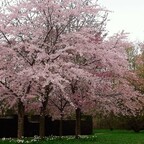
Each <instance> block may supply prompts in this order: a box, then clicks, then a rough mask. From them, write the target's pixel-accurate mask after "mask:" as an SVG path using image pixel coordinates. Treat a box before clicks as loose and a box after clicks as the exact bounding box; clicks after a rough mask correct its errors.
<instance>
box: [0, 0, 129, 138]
mask: <svg viewBox="0 0 144 144" xmlns="http://www.w3.org/2000/svg"><path fill="white" fill-rule="evenodd" d="M107 13H108V11H107V10H105V9H103V8H102V7H100V6H99V5H98V3H97V1H95V2H94V1H91V0H64V1H62V0H19V1H17V2H16V3H15V4H13V3H10V4H8V5H6V6H5V7H4V8H3V9H2V10H1V14H0V17H1V18H0V43H1V44H0V48H1V52H0V55H2V58H1V61H0V63H1V69H0V79H1V83H0V84H1V85H2V88H1V89H0V90H1V91H2V92H3V90H5V91H6V93H5V94H4V95H3V96H4V97H5V98H6V97H7V95H9V94H8V93H11V94H10V95H9V96H11V97H12V96H14V97H15V98H18V101H17V102H18V103H17V104H18V107H21V106H23V104H24V102H25V103H26V104H25V105H27V107H30V106H34V103H35V104H37V108H39V114H40V137H41V138H43V137H44V135H45V133H44V127H45V115H46V111H47V108H48V106H49V105H48V102H49V99H50V98H51V97H52V93H55V94H56V93H57V91H58V90H60V92H61V94H62V96H63V98H64V99H65V100H66V101H68V102H69V103H70V104H71V105H72V106H73V107H74V108H75V110H76V113H77V114H76V115H77V119H78V120H77V124H76V126H77V127H78V129H79V128H80V124H79V123H78V121H79V119H80V117H79V114H80V112H81V110H82V109H83V111H84V110H86V109H87V107H88V106H89V105H92V104H91V103H90V102H93V101H101V102H102V103H103V105H105V104H106V103H105V102H106V101H107V102H108V101H109V103H110V104H111V103H113V102H114V100H116V98H115V96H117V95H118V96H119V95H120V96H121V97H122V99H123V98H124V99H125V98H126V97H127V95H123V93H125V92H126V91H125V92H123V93H120V92H121V90H122V87H120V85H119V84H118V83H123V84H124V85H123V89H126V88H127V90H129V91H130V89H129V87H128V84H127V83H125V82H124V80H123V77H124V75H125V73H126V72H127V70H128V63H127V56H126V51H125V48H126V47H128V46H129V45H130V44H129V43H128V42H127V41H125V34H124V33H120V34H117V35H115V36H113V37H112V38H109V39H108V40H105V39H104V38H105V36H106V32H105V24H106V22H107ZM5 59H6V60H5ZM7 59H10V60H9V61H8V60H7ZM7 61H8V64H7V63H6V64H5V62H7ZM5 65H6V68H5V67H4V66H5ZM5 69H6V70H5ZM9 77H10V78H9ZM7 78H8V81H7ZM3 80H4V81H3ZM5 82H6V83H5ZM7 84H8V85H9V87H7ZM121 86H122V84H121ZM119 93H120V94H119ZM127 93H128V92H127ZM15 98H14V99H12V102H13V100H15ZM56 98H59V96H57V97H56ZM110 98H111V99H110ZM30 99H31V100H30ZM32 99H33V100H32ZM117 99H118V98H117ZM28 101H29V103H28ZM88 103H89V104H88ZM109 106H110V105H108V106H107V108H108V109H109ZM34 108H35V107H34ZM20 109H21V110H22V109H23V114H24V108H20ZM18 113H19V112H18ZM19 117H21V116H19ZM21 121H22V119H21ZM20 123H21V122H20ZM78 129H77V132H76V136H77V137H78V135H79V134H80V131H79V130H78ZM21 130H22V129H21ZM21 130H20V131H21ZM21 136H22V133H21V134H19V136H18V137H19V138H20V137H21Z"/></svg>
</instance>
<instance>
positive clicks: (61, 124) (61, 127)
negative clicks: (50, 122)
mask: <svg viewBox="0 0 144 144" xmlns="http://www.w3.org/2000/svg"><path fill="white" fill-rule="evenodd" d="M62 135H63V114H61V118H60V125H59V136H60V138H61V137H62Z"/></svg>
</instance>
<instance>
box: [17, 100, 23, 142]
mask: <svg viewBox="0 0 144 144" xmlns="http://www.w3.org/2000/svg"><path fill="white" fill-rule="evenodd" d="M24 113H25V107H24V105H23V103H22V102H21V100H19V102H18V132H17V137H18V139H21V138H22V136H24Z"/></svg>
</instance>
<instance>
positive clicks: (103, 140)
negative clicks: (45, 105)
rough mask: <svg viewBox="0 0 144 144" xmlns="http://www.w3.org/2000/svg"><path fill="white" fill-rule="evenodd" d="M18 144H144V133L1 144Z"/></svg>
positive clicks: (116, 132)
mask: <svg viewBox="0 0 144 144" xmlns="http://www.w3.org/2000/svg"><path fill="white" fill-rule="evenodd" d="M7 143H11V144H16V143H31V144H38V143H40V144H144V132H140V133H134V132H132V131H124V130H113V131H110V130H95V131H94V134H93V135H90V136H82V137H81V138H80V139H78V140H76V139H74V137H72V136H70V137H63V138H62V139H59V138H58V137H50V138H46V139H45V140H43V141H40V140H39V138H38V137H35V138H33V139H24V140H19V141H18V140H17V141H16V140H14V139H10V140H9V142H8V141H7V140H6V139H5V138H3V139H1V140H0V144H7Z"/></svg>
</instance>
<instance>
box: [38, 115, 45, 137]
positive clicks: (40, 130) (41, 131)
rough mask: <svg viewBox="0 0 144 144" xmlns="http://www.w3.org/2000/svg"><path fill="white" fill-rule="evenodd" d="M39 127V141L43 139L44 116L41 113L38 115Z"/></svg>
mask: <svg viewBox="0 0 144 144" xmlns="http://www.w3.org/2000/svg"><path fill="white" fill-rule="evenodd" d="M39 124H40V126H39V136H40V138H41V139H43V138H44V137H45V114H44V113H41V115H40V123H39Z"/></svg>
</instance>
